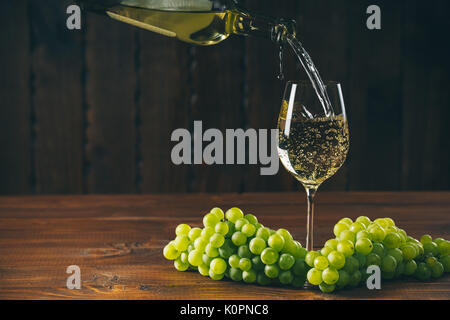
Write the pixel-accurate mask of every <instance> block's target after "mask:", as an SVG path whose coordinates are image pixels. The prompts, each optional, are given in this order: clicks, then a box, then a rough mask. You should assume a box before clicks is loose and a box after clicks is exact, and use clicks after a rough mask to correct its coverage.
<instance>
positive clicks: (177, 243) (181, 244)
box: [173, 234, 191, 252]
mask: <svg viewBox="0 0 450 320" xmlns="http://www.w3.org/2000/svg"><path fill="white" fill-rule="evenodd" d="M190 243H191V241H190V240H189V237H188V236H187V235H185V234H182V235H179V236H177V237H176V238H175V240H174V242H173V245H174V247H175V249H177V251H180V252H181V251H186V250H187V248H188V246H189V244H190Z"/></svg>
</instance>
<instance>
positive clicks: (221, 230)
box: [214, 222, 230, 236]
mask: <svg viewBox="0 0 450 320" xmlns="http://www.w3.org/2000/svg"><path fill="white" fill-rule="evenodd" d="M214 231H215V232H216V234H217V233H218V234H221V235H222V236H226V235H227V233H228V231H230V227H229V226H228V224H227V223H226V222H219V223H217V224H216V226H215V227H214Z"/></svg>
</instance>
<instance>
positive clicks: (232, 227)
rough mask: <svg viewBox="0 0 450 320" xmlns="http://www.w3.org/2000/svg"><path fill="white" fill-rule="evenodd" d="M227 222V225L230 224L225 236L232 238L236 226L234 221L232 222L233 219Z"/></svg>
mask: <svg viewBox="0 0 450 320" xmlns="http://www.w3.org/2000/svg"><path fill="white" fill-rule="evenodd" d="M225 223H226V224H227V226H228V232H227V234H226V235H225V237H227V238H231V236H232V235H233V233H235V232H236V228H235V227H234V223H233V222H231V221H225Z"/></svg>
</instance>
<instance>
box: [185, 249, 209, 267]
mask: <svg viewBox="0 0 450 320" xmlns="http://www.w3.org/2000/svg"><path fill="white" fill-rule="evenodd" d="M188 257H189V256H188ZM213 259H214V258H211V257H210V256H208V255H207V254H206V253H204V254H203V255H202V260H203V264H204V265H205V266H207V267H208V268H209V265H210V264H211V261H212V260H213ZM188 262H189V260H188Z"/></svg>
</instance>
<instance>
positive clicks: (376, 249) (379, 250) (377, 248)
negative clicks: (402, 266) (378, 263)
mask: <svg viewBox="0 0 450 320" xmlns="http://www.w3.org/2000/svg"><path fill="white" fill-rule="evenodd" d="M372 245H373V249H372V253H376V254H377V255H379V256H380V258H383V257H384V256H385V249H384V246H383V244H381V243H379V242H373V243H372Z"/></svg>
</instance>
